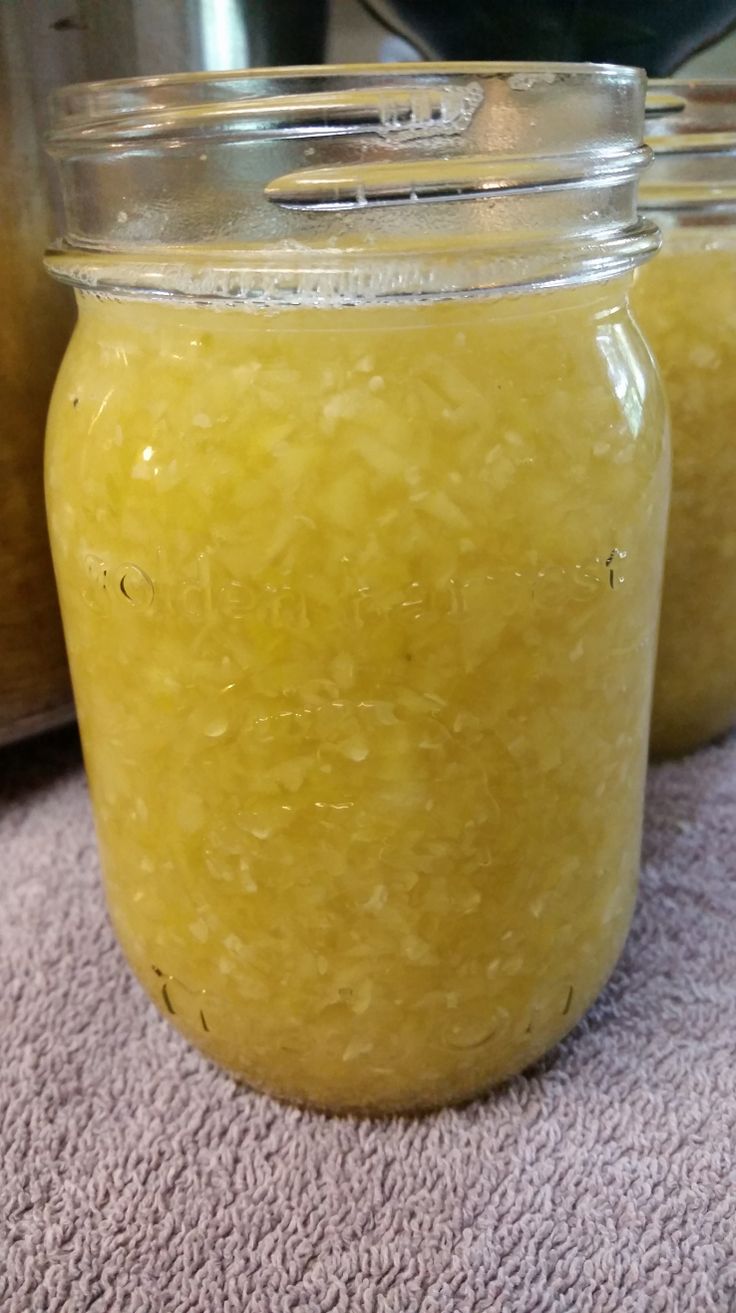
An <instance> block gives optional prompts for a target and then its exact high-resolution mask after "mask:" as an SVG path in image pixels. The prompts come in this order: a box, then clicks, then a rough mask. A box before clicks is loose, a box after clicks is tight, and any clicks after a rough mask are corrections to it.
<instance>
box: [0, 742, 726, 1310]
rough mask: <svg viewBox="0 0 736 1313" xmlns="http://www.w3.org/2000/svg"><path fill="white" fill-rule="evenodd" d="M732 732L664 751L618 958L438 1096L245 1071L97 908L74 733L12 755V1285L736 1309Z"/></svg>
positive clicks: (1, 1205) (142, 1293)
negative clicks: (245, 1081) (568, 1028)
mask: <svg viewBox="0 0 736 1313" xmlns="http://www.w3.org/2000/svg"><path fill="white" fill-rule="evenodd" d="M735 929H736V740H734V739H732V740H730V741H729V742H728V743H727V744H724V745H721V746H719V747H714V748H711V749H709V750H707V751H705V752H702V753H700V754H698V755H697V756H695V757H691V758H690V759H688V760H686V761H684V762H682V763H679V764H673V765H669V766H665V767H659V768H658V769H657V770H655V771H654V772H653V774H652V780H651V796H650V805H649V818H648V828H647V838H646V849H645V869H644V879H643V891H642V897H641V901H640V906H639V910H638V914H637V917H636V921H635V926H634V930H633V932H632V935H631V938H630V941H629V945H628V948H627V951H626V954H625V957H624V960H623V963H622V965H621V967H620V969H619V971H618V972H617V974H616V976H615V978H614V980H613V982H612V984H611V985H610V987H609V988H608V990H607V991H606V994H605V995H604V997H603V998H602V1000H601V1001H600V1003H599V1004H598V1005H597V1007H596V1008H595V1009H594V1011H593V1012H592V1013H591V1014H590V1016H589V1017H588V1019H587V1020H586V1021H585V1022H584V1023H583V1025H582V1026H581V1027H579V1028H578V1030H577V1032H576V1033H575V1034H574V1036H572V1037H571V1038H570V1039H569V1040H568V1041H567V1042H566V1043H565V1044H564V1045H563V1046H562V1048H561V1049H560V1050H559V1051H558V1052H557V1054H556V1055H555V1056H554V1057H553V1058H552V1059H550V1060H549V1061H548V1062H547V1063H546V1064H544V1066H543V1067H540V1068H538V1069H536V1070H535V1071H534V1072H533V1073H531V1074H528V1075H527V1076H525V1077H523V1078H520V1079H518V1080H515V1081H513V1082H512V1083H511V1084H510V1085H508V1086H507V1087H506V1088H504V1089H503V1090H501V1091H500V1092H497V1093H495V1094H492V1095H490V1096H489V1097H488V1098H487V1099H485V1100H483V1101H480V1102H477V1103H474V1104H472V1105H470V1106H469V1107H467V1108H464V1109H462V1110H455V1111H449V1112H444V1113H441V1114H438V1115H436V1116H432V1117H427V1118H425V1119H424V1120H420V1121H412V1120H409V1119H397V1120H393V1121H390V1122H385V1123H379V1122H363V1123H361V1122H356V1121H337V1120H330V1119H329V1118H325V1117H322V1116H318V1115H314V1114H307V1113H301V1112H298V1111H295V1110H290V1109H285V1108H282V1107H279V1106H277V1105H276V1104H275V1103H272V1102H271V1101H270V1100H268V1099H265V1098H262V1097H260V1096H258V1095H254V1094H250V1093H248V1092H247V1091H245V1090H242V1089H239V1088H237V1087H236V1086H235V1084H234V1083H233V1082H232V1081H231V1080H230V1079H229V1078H228V1077H226V1076H224V1075H221V1074H220V1073H219V1072H218V1071H216V1070H215V1069H214V1068H212V1067H210V1066H209V1065H208V1064H207V1063H206V1062H205V1061H204V1060H202V1059H200V1058H199V1057H198V1056H197V1055H196V1054H195V1053H193V1052H192V1051H190V1050H189V1049H188V1048H187V1047H186V1045H185V1044H184V1042H183V1041H182V1040H181V1039H179V1038H178V1037H177V1036H176V1035H175V1034H174V1033H173V1032H172V1031H170V1030H169V1029H168V1028H167V1027H166V1025H165V1024H164V1022H163V1021H161V1020H159V1018H158V1016H157V1015H156V1014H155V1012H154V1010H153V1008H152V1007H150V1006H149V1005H148V1004H147V1003H146V1002H145V1001H144V999H143V996H142V995H141V993H140V991H139V989H138V987H137V986H136V985H135V984H134V983H133V981H132V980H131V979H130V977H129V976H128V973H127V971H126V968H125V966H124V964H123V962H122V961H121V958H120V955H119V953H118V951H117V948H116V946H115V944H114V942H113V939H112V935H111V933H110V930H109V929H108V926H107V923H106V920H105V914H104V910H103V905H102V897H101V892H100V887H99V882H98V867H97V858H96V853H95V847H94V837H93V832H92V825H91V821H90V815H89V808H88V804H87V797H86V793H85V786H84V779H83V776H82V773H81V768H80V765H79V757H78V749H77V747H76V743H75V740H74V737H73V735H72V734H71V733H69V732H65V733H63V734H58V735H56V736H55V737H53V738H52V739H49V740H46V741H39V742H38V743H36V744H33V745H30V746H25V747H23V748H21V749H15V750H10V749H8V750H6V751H5V754H4V755H3V756H0V1019H1V1021H0V1024H1V1026H2V1068H1V1070H0V1150H1V1153H2V1158H1V1159H0V1163H1V1167H0V1171H1V1175H0V1310H2V1313H83V1311H84V1313H88V1311H89V1313H292V1311H294V1310H299V1311H300V1313H302V1311H303V1313H481V1311H483V1313H485V1311H486V1310H488V1311H489V1313H490V1311H491V1310H492V1311H493V1313H669V1310H672V1313H736V1158H735V1145H736V1058H735V1056H734V1048H735V1045H736V953H735V951H734V943H735V939H736V934H735Z"/></svg>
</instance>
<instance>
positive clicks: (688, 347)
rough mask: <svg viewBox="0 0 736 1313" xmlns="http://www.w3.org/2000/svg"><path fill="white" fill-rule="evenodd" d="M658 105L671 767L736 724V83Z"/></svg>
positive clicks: (658, 316) (656, 713)
mask: <svg viewBox="0 0 736 1313" xmlns="http://www.w3.org/2000/svg"><path fill="white" fill-rule="evenodd" d="M649 102H650V110H651V120H650V127H651V138H650V140H651V144H652V146H653V148H654V153H655V159H654V164H653V166H652V168H651V169H649V170H648V171H647V173H646V174H645V177H644V180H643V185H642V205H643V208H644V211H645V212H646V213H650V214H653V216H654V217H655V218H656V220H657V223H658V224H659V226H660V227H661V229H662V233H663V236H664V242H663V249H662V252H661V254H660V255H659V256H658V257H657V259H656V260H654V261H653V262H652V264H651V265H650V266H648V267H647V268H646V269H644V268H642V269H640V270H639V271H638V273H637V276H636V280H635V287H634V293H633V298H632V299H633V305H634V310H635V313H636V315H637V317H638V319H639V321H640V322H641V324H642V327H643V328H644V330H645V332H646V334H647V337H648V339H649V341H650V342H651V344H652V346H653V348H654V350H655V352H656V356H657V361H658V364H659V365H660V367H661V369H662V373H663V376H664V381H665V384H666V389H667V394H668V399H669V404H670V411H671V415H672V441H673V480H672V483H673V486H672V504H671V509H670V526H669V534H668V546H667V564H666V570H665V583H664V593H663V600H662V619H661V625H660V638H659V656H658V661H657V675H656V680H655V694H654V708H653V716H652V749H653V751H654V753H655V754H656V755H669V754H676V753H681V752H687V751H689V750H691V749H693V748H696V747H699V746H701V745H702V744H705V743H707V742H708V741H709V740H711V739H713V738H715V737H716V736H717V735H719V734H722V733H724V732H725V731H726V730H728V729H729V727H730V726H731V725H733V724H734V723H735V722H736V510H735V509H734V508H735V507H736V444H735V443H734V436H733V435H734V428H735V427H736V81H732V82H708V81H702V82H698V81H694V82H681V81H665V82H652V83H650V95H649Z"/></svg>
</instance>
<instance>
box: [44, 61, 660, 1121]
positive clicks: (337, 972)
mask: <svg viewBox="0 0 736 1313" xmlns="http://www.w3.org/2000/svg"><path fill="white" fill-rule="evenodd" d="M643 94H644V93H643V85H642V75H640V74H639V73H638V72H636V71H634V70H627V69H613V68H607V67H599V68H598V67H589V66H588V67H585V66H575V65H569V66H557V67H547V66H535V65H526V66H525V65H522V66H518V65H516V66H514V65H512V66H510V67H509V66H494V65H485V64H484V65H456V66H442V65H426V66H422V67H421V68H417V67H416V66H406V67H404V66H395V67H385V66H384V67H381V66H376V67H374V68H371V67H364V68H353V69H343V70H340V69H315V70H313V71H309V70H306V71H305V70H303V69H302V70H299V71H290V70H282V71H274V72H273V73H269V74H252V75H240V76H221V77H216V78H211V77H185V78H171V79H164V80H160V79H157V80H155V81H140V82H130V83H127V84H121V83H116V84H111V85H105V84H98V85H96V86H88V87H81V88H80V87H78V88H71V89H69V90H67V91H66V92H65V93H64V94H63V95H61V96H60V97H59V98H58V101H57V106H56V127H55V130H54V133H53V136H52V142H51V145H52V150H53V151H54V152H55V154H56V155H57V157H58V159H59V161H60V164H61V171H62V179H63V185H64V191H65V197H66V206H67V238H66V241H65V243H64V244H63V245H62V246H61V248H60V249H59V250H58V251H57V252H56V253H52V254H51V255H50V257H49V264H50V267H51V270H52V272H54V273H55V274H56V275H57V276H59V277H61V278H63V279H66V280H68V281H69V282H72V283H73V284H74V285H75V286H76V288H77V294H78V299H79V325H78V327H77V329H76V332H75V335H74V339H73V341H72V344H71V346H70V348H69V351H68V353H67V356H66V359H65V362H64V364H63V367H62V370H61V373H60V376H59V379H58V383H57V386H56V391H55V395H54V399H53V403H52V407H51V414H50V421H49V436H48V456H47V499H48V510H49V516H50V526H51V534H52V540H53V551H54V559H55V566H56V572H57V578H58V583H59V589H60V593H61V600H62V609H63V617H64V625H65V630H66V636H67V643H68V649H69V656H70V661H71V666H72V672H73V679H74V685H75V690H76V694H77V699H78V710H79V719H80V724H81V731H82V736H83V742H84V749H85V755H86V760H87V767H88V772H89V778H90V786H91V791H92V797H93V800H94V808H95V814H96V819H97V825H98V831H99V837H100V844H101V849H102V855H103V864H104V870H105V879H106V886H107V895H108V901H109V906H110V911H111V914H112V918H113V921H114V923H115V927H116V930H117V933H118V935H119V937H120V941H121V943H122V945H123V947H124V949H125V952H126V954H127V956H128V958H129V960H130V962H131V964H132V966H133V968H134V970H135V972H136V973H137V975H138V977H139V979H140V980H141V982H142V983H143V985H144V987H145V989H146V990H147V991H148V993H149V994H150V995H151V997H152V998H153V999H154V1000H155V1001H156V1003H157V1005H158V1007H159V1008H160V1009H161V1011H162V1012H163V1013H164V1014H166V1015H167V1016H168V1017H169V1018H170V1019H171V1020H172V1021H173V1022H174V1024H175V1025H176V1026H178V1027H179V1028H180V1029H181V1030H182V1031H183V1032H184V1033H185V1034H186V1035H187V1036H188V1037H189V1039H190V1040H191V1041H192V1042H193V1043H195V1044H196V1045H198V1047H199V1048H201V1049H202V1050H203V1051H204V1052H205V1053H207V1054H209V1055H210V1056H211V1057H213V1058H215V1059H216V1060H217V1061H219V1062H220V1063H222V1064H223V1065H224V1066H225V1067H227V1068H229V1069H231V1070H232V1071H234V1072H236V1073H237V1074H238V1075H240V1076H242V1077H244V1078H246V1079H247V1080H248V1081H249V1082H251V1083H252V1084H253V1085H255V1086H257V1087H260V1088H262V1089H265V1090H268V1091H271V1092H273V1093H275V1094H277V1095H279V1096H283V1097H286V1098H289V1099H294V1100H297V1101H299V1102H302V1103H307V1104H314V1105H318V1106H320V1107H323V1108H327V1109H336V1110H347V1109H353V1110H362V1111H373V1112H385V1111H389V1110H392V1109H402V1108H403V1109H412V1108H425V1107H430V1106H434V1105H438V1104H442V1103H444V1102H446V1101H451V1100H459V1099H465V1098H467V1097H468V1096H470V1095H473V1094H476V1093H477V1092H479V1091H481V1090H483V1089H485V1088H486V1087H487V1086H488V1085H489V1084H490V1083H492V1082H494V1081H498V1080H500V1079H501V1078H503V1077H505V1076H507V1075H509V1073H512V1072H515V1071H518V1070H520V1069H521V1068H523V1067H524V1066H525V1065H527V1064H528V1063H530V1062H531V1061H532V1060H534V1059H535V1058H537V1057H538V1056H539V1055H540V1054H542V1053H543V1052H544V1051H545V1050H547V1049H548V1048H549V1047H550V1045H552V1044H554V1043H555V1041H557V1040H558V1039H559V1038H560V1036H561V1035H563V1034H564V1033H565V1032H566V1031H568V1030H569V1029H570V1028H571V1027H572V1026H573V1025H574V1023H575V1022H576V1021H577V1019H578V1018H579V1017H580V1016H581V1015H582V1013H583V1012H584V1011H585V1009H586V1008H587V1007H588V1005H589V1004H590V1002H591V1000H592V999H593V998H594V997H595V996H596V994H597V993H598V991H599V990H600V988H601V986H602V984H603V982H604V981H605V979H606V977H607V976H608V975H609V973H610V971H611V969H612V967H613V965H614V963H615V961H616V959H617V956H618V954H619V952H620V949H621V946H622V943H623V940H624V937H625V935H626V931H627V927H628V924H629V918H630V916H631V910H632V903H633V900H634V896H635V886H636V878H637V869H638V861H639V843H640V827H641V816H642V786H643V778H644V770H645V760H646V755H647V740H648V723H649V706H650V693H651V680H652V666H653V652H654V647H655V631H656V622H657V611H658V602H659V589H660V581H661V579H660V577H661V566H662V556H663V540H664V522H665V514H666V502H667V488H668V477H669V470H668V457H667V439H666V424H665V414H664V401H663V397H662V394H661V389H660V385H659V383H658V379H657V375H656V373H655V369H654V366H653V363H652V360H651V357H650V354H649V351H648V349H647V347H646V345H645V343H644V341H643V339H642V338H641V336H640V334H639V331H638V329H637V328H636V327H635V325H634V323H633V321H632V319H631V318H630V317H629V310H628V306H627V294H628V290H629V284H630V280H631V276H632V275H631V271H632V269H633V267H634V266H635V265H636V264H638V263H639V262H640V261H641V260H643V259H645V258H646V257H647V256H649V255H650V254H651V253H652V252H653V251H654V250H655V249H656V246H657V242H658V234H657V230H656V228H655V227H654V226H653V225H652V224H650V223H649V222H648V221H646V220H640V219H638V218H637V215H636V198H635V191H636V179H637V175H638V173H639V170H640V167H641V166H642V164H643V163H645V162H646V159H647V151H646V149H645V148H642V146H641V135H640V134H641V129H642V122H643ZM581 125H582V126H581Z"/></svg>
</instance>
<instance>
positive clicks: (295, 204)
mask: <svg viewBox="0 0 736 1313" xmlns="http://www.w3.org/2000/svg"><path fill="white" fill-rule="evenodd" d="M643 112H644V75H643V73H641V72H640V71H639V70H636V69H625V68H614V67H609V66H606V65H576V64H553V65H542V64H423V65H419V66H418V65H415V64H409V65H365V66H354V67H327V68H314V69H309V68H301V69H273V70H262V71H258V70H256V71H253V72H245V73H227V74H219V75H214V76H213V75H211V74H195V75H191V74H187V75H179V76H175V77H167V78H141V79H134V80H130V81H122V82H108V83H104V82H101V83H89V84H86V85H81V86H76V87H68V88H65V89H64V90H62V91H61V92H59V93H58V94H57V96H56V98H55V101H54V109H53V124H52V129H51V133H50V135H49V149H50V151H51V152H52V154H53V155H54V156H55V157H56V158H57V160H58V163H59V167H60V171H61V180H62V188H63V194H64V203H65V210H66V234H65V237H64V240H63V243H62V244H61V245H60V246H59V247H58V248H57V249H56V250H55V251H53V252H51V253H50V254H49V257H48V264H49V267H50V268H51V271H52V272H53V273H54V274H56V275H57V276H59V277H61V278H64V279H66V280H67V281H70V282H73V283H76V284H78V285H81V286H83V287H94V288H95V289H97V290H99V291H105V290H107V291H114V292H116V293H118V294H121V295H136V294H138V295H147V296H150V295H158V296H194V297H196V298H197V299H199V300H201V299H208V300H220V299H225V300H228V301H233V300H235V301H237V300H245V301H251V302H258V303H261V302H263V303H268V304H273V303H274V302H277V303H290V304H294V303H299V304H308V303H315V304H334V303H344V302H350V303H354V304H355V303H363V302H366V301H375V300H386V299H397V298H403V297H407V296H411V297H417V296H421V297H425V296H432V297H438V296H448V295H450V296H451V295H458V294H468V293H472V292H489V291H503V290H508V289H511V288H513V289H524V288H537V287H543V286H550V285H560V284H565V283H579V282H586V281H593V280H596V279H601V278H607V277H613V276H616V275H618V274H621V273H623V272H626V271H627V270H628V269H630V268H633V267H634V265H636V264H638V263H640V262H641V261H642V260H644V259H646V258H647V257H648V256H649V255H651V254H652V253H653V252H654V250H656V247H657V243H658V235H657V232H656V229H655V228H654V226H653V225H652V224H651V223H650V222H649V221H647V220H643V219H641V218H639V217H638V215H637V211H636V190H637V180H638V177H639V174H640V172H641V170H642V168H643V167H644V166H645V165H646V163H647V162H648V159H649V152H648V150H647V148H646V147H645V146H644V145H643V144H642V125H643Z"/></svg>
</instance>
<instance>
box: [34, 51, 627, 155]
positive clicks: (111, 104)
mask: <svg viewBox="0 0 736 1313" xmlns="http://www.w3.org/2000/svg"><path fill="white" fill-rule="evenodd" d="M469 76H470V77H472V76H475V77H484V78H493V77H506V78H513V77H518V78H524V77H526V78H530V79H532V80H534V81H536V82H538V83H541V84H543V83H544V82H545V81H547V82H548V81H551V80H554V79H561V78H565V77H575V78H577V79H579V78H581V77H587V78H588V79H589V80H590V81H595V82H597V83H600V84H601V86H605V85H607V84H608V85H612V86H616V85H622V84H626V83H630V82H631V81H632V79H633V80H635V79H638V78H641V77H643V76H644V74H643V71H642V70H641V69H638V68H635V67H627V66H624V65H618V64H606V63H598V64H595V63H591V64H576V63H572V62H569V61H557V62H550V63H544V64H542V63H539V62H534V61H529V60H510V61H508V60H507V61H488V60H462V61H441V60H437V61H427V62H424V61H422V62H421V63H416V62H412V63H386V64H319V65H317V64H315V65H310V64H301V65H299V64H295V65H288V66H287V65H285V66H281V67H278V66H277V67H273V68H265V67H264V68H247V69H233V70H226V71H224V72H220V73H212V72H200V73H171V74H164V75H161V74H157V75H154V76H146V77H132V78H115V79H109V80H105V81H91V82H77V83H70V84H69V85H67V86H65V87H62V88H60V89H58V90H57V91H55V92H54V93H53V95H52V97H51V102H50V103H51V116H52V129H51V134H50V140H51V142H52V143H53V142H54V140H56V139H58V138H59V137H60V136H61V135H63V136H64V137H65V138H66V137H67V134H71V133H72V131H73V129H75V128H76V129H77V130H79V129H82V128H84V127H85V126H86V127H88V128H91V127H93V126H94V124H95V123H96V122H105V123H108V124H109V123H110V120H111V119H113V120H118V121H119V122H120V123H121V124H122V123H123V122H124V121H125V120H126V118H127V116H128V115H130V114H132V113H134V112H135V111H136V110H137V109H151V108H167V109H169V110H170V111H172V112H173V111H175V110H176V109H177V108H180V109H185V108H187V109H191V108H192V107H196V106H199V107H201V108H202V109H204V108H205V107H206V106H208V105H212V104H217V103H219V102H221V101H223V100H226V99H243V100H247V99H250V98H255V97H256V96H260V95H263V94H264V91H266V90H267V91H268V94H270V95H271V96H278V95H285V94H288V93H289V92H290V91H293V90H294V88H295V86H296V87H297V88H298V86H299V84H302V86H305V87H306V86H312V85H313V84H314V83H315V82H318V83H320V84H323V85H324V86H325V87H329V86H330V85H339V84H341V83H346V82H347V83H349V84H350V85H352V86H355V85H366V86H370V85H374V84H380V83H381V82H384V83H386V82H390V81H392V80H395V79H396V78H401V79H404V78H406V79H409V80H410V81H412V82H415V83H416V82H427V81H429V80H432V79H437V78H448V77H449V78H455V77H469ZM238 92H240V93H241V95H240V96H238Z"/></svg>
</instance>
